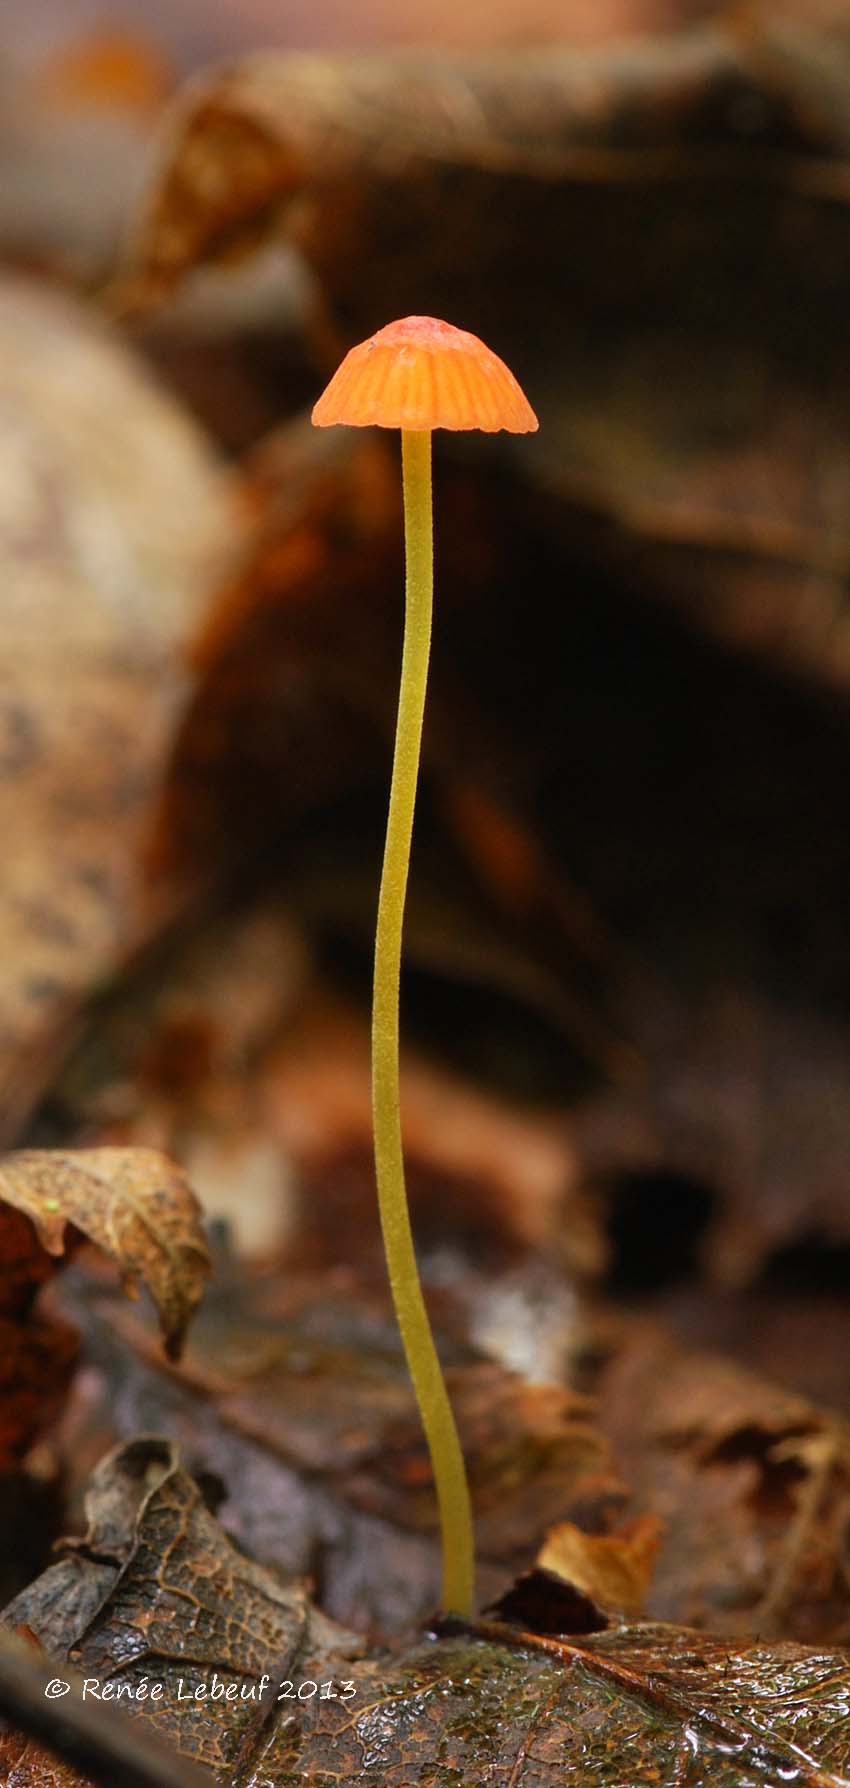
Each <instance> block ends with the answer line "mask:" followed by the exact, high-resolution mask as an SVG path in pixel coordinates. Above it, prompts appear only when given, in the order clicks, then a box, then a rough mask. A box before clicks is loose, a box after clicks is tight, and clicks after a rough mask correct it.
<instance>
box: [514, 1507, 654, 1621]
mask: <svg viewBox="0 0 850 1788" xmlns="http://www.w3.org/2000/svg"><path fill="white" fill-rule="evenodd" d="M661 1526H662V1524H661V1522H660V1521H659V1520H658V1517H657V1516H656V1515H639V1516H637V1517H636V1518H635V1520H633V1521H630V1522H628V1523H626V1524H624V1525H623V1526H622V1527H620V1528H618V1529H617V1530H616V1531H615V1532H614V1533H603V1534H595V1533H583V1532H582V1529H581V1528H580V1527H576V1525H575V1523H574V1522H573V1521H559V1522H558V1524H557V1526H555V1527H553V1528H551V1529H550V1531H549V1533H548V1534H547V1535H546V1540H545V1543H544V1545H543V1546H542V1547H541V1549H540V1552H539V1554H538V1559H537V1562H538V1564H539V1566H540V1569H541V1570H544V1571H553V1572H554V1573H555V1575H556V1576H558V1577H561V1578H563V1580H564V1582H565V1583H571V1584H572V1585H573V1586H574V1587H575V1588H576V1589H579V1590H581V1591H582V1592H583V1594H584V1595H586V1596H590V1597H591V1599H592V1600H593V1601H594V1602H598V1603H599V1605H600V1607H602V1608H604V1609H607V1610H609V1611H615V1612H617V1613H620V1614H628V1615H632V1616H635V1615H639V1614H642V1613H643V1611H644V1607H645V1604H646V1594H647V1590H648V1588H649V1584H650V1580H651V1577H652V1568H653V1564H654V1562H655V1555H656V1553H657V1551H658V1545H659V1539H660V1534H661Z"/></svg>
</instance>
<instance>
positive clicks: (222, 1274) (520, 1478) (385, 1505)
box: [56, 1263, 624, 1632]
mask: <svg viewBox="0 0 850 1788" xmlns="http://www.w3.org/2000/svg"><path fill="white" fill-rule="evenodd" d="M78 1280H79V1273H78V1272H76V1273H74V1274H72V1275H70V1277H69V1276H66V1278H65V1280H64V1281H63V1286H62V1289H61V1297H60V1299H59V1307H60V1309H61V1310H63V1311H65V1312H66V1313H67V1314H69V1315H72V1316H73V1315H79V1314H80V1313H81V1312H82V1310H85V1311H86V1331H87V1334H86V1341H87V1348H86V1355H87V1361H88V1364H89V1368H90V1371H89V1376H88V1378H87V1384H86V1390H85V1395H84V1396H83V1397H82V1398H81V1399H80V1402H79V1404H78V1405H76V1406H75V1405H74V1404H73V1403H72V1406H71V1410H70V1412H69V1415H68V1417H67V1419H66V1422H65V1424H64V1428H63V1431H62V1433H61V1435H60V1436H59V1437H58V1438H57V1442H56V1444H57V1446H58V1447H59V1449H60V1451H61V1454H62V1456H63V1457H67V1458H68V1461H69V1469H73V1466H72V1460H79V1461H80V1463H81V1464H83V1465H84V1464H85V1462H86V1461H89V1460H91V1459H92V1457H93V1455H94V1456H95V1457H96V1456H98V1454H99V1453H100V1452H102V1450H103V1449H104V1447H105V1446H108V1445H110V1444H114V1443H115V1441H117V1440H120V1439H122V1438H126V1437H129V1436H130V1435H132V1434H134V1433H136V1432H137V1431H138V1430H139V1429H140V1428H141V1427H150V1425H151V1424H152V1423H155V1424H156V1426H157V1427H158V1428H162V1429H163V1430H164V1431H167V1432H169V1433H173V1434H175V1435H177V1436H179V1437H180V1438H181V1442H182V1444H183V1446H184V1447H185V1448H186V1449H187V1452H188V1453H189V1456H190V1457H191V1459H192V1461H193V1462H194V1463H195V1464H196V1465H197V1467H198V1469H201V1468H202V1469H203V1470H204V1471H209V1472H212V1473H214V1474H215V1476H216V1478H218V1479H220V1480H221V1481H222V1482H223V1483H225V1484H226V1486H227V1489H228V1497H227V1503H226V1506H225V1507H224V1509H223V1511H222V1516H223V1519H224V1520H225V1522H226V1525H227V1526H228V1529H229V1530H230V1531H231V1532H232V1533H234V1534H235V1535H236V1537H237V1538H238V1539H239V1540H240V1541H241V1542H242V1543H243V1544H245V1545H248V1546H251V1547H253V1548H256V1549H257V1550H258V1551H260V1552H261V1553H262V1555H263V1556H264V1557H265V1558H267V1559H270V1560H273V1561H274V1563H275V1564H276V1565H277V1566H278V1567H279V1568H280V1569H281V1570H282V1571H283V1572H284V1573H285V1574H286V1575H287V1576H289V1575H299V1574H301V1573H304V1572H309V1571H312V1572H316V1573H318V1577H319V1580H320V1582H321V1584H322V1602H323V1606H325V1607H326V1608H327V1610H328V1612H329V1613H331V1614H333V1616H334V1617H335V1618H336V1619H338V1620H341V1621H343V1622H344V1623H345V1625H347V1626H355V1627H358V1628H365V1629H366V1630H370V1631H376V1630H378V1631H383V1632H389V1631H398V1630H399V1628H401V1627H403V1626H405V1625H406V1624H408V1623H409V1622H410V1621H412V1620H416V1619H419V1618H421V1616H422V1615H423V1614H424V1613H426V1612H428V1611H429V1610H430V1609H431V1608H432V1607H433V1605H434V1600H435V1596H436V1594H437V1585H438V1578H439V1562H438V1556H437V1553H438V1547H437V1529H436V1509H435V1504H434V1495H433V1483H432V1477H431V1470H430V1466H429V1463H428V1456H427V1452H426V1450H425V1444H424V1440H423V1437H422V1432H421V1428H420V1424H419V1420H418V1417H417V1414H416V1409H415V1405H414V1403H413V1398H412V1393H411V1390H410V1385H409V1381H408V1377H407V1373H406V1370H405V1366H404V1361H403V1356H402V1354H401V1351H400V1346H399V1342H398V1337H397V1334H396V1332H395V1327H394V1324H393V1321H392V1317H391V1314H390V1311H389V1309H388V1305H387V1297H386V1292H385V1290H384V1287H383V1285H381V1287H380V1290H371V1289H369V1288H368V1287H363V1286H362V1285H360V1286H358V1284H357V1283H356V1282H354V1281H353V1280H352V1276H351V1274H350V1273H346V1272H345V1270H342V1269H338V1270H337V1271H336V1272H330V1273H328V1272H324V1273H321V1274H316V1275H315V1276H310V1275H299V1274H296V1273H295V1272H293V1271H291V1270H290V1271H288V1272H287V1273H286V1275H285V1284H283V1285H281V1284H280V1283H279V1282H278V1281H277V1279H276V1278H275V1277H272V1276H271V1275H268V1274H262V1275H254V1276H253V1277H252V1278H246V1277H245V1276H244V1275H243V1274H241V1273H239V1272H236V1273H234V1274H232V1275H231V1274H228V1272H227V1269H226V1266H225V1265H224V1263H220V1266H219V1270H218V1272H217V1274H216V1276H215V1278H214V1280H213V1283H212V1285H211V1287H210V1290H209V1292H208V1293H207V1296H206V1297H205V1299H204V1303H203V1305H202V1308H201V1310H200V1312H199V1315H198V1318H197V1319H196V1322H195V1323H194V1324H193V1327H192V1334H191V1340H190V1344H189V1348H188V1350H187V1353H186V1355H185V1358H184V1360H183V1361H182V1363H181V1366H180V1369H179V1372H175V1371H174V1370H173V1369H165V1368H163V1367H162V1362H161V1358H160V1356H159V1351H158V1349H157V1348H155V1347H154V1345H153V1342H152V1337H151V1336H150V1334H149V1333H147V1332H146V1331H145V1330H144V1329H143V1328H142V1327H141V1325H140V1323H139V1321H138V1318H137V1314H136V1312H135V1311H132V1312H131V1311H129V1310H128V1309H127V1307H126V1306H125V1305H123V1304H122V1305H119V1304H118V1303H117V1302H116V1300H115V1299H114V1296H113V1297H110V1296H109V1294H108V1293H107V1294H106V1296H104V1294H103V1293H102V1292H100V1291H99V1288H98V1286H97V1284H96V1282H93V1281H92V1280H91V1278H90V1277H89V1275H88V1274H87V1275H86V1277H85V1279H84V1281H83V1282H82V1284H79V1283H78V1282H77V1281H78ZM438 1312H439V1305H438V1306H437V1311H436V1312H435V1313H438ZM446 1329H447V1332H446V1333H445V1336H444V1337H442V1338H441V1349H442V1355H443V1358H444V1360H445V1362H446V1366H447V1370H448V1375H449V1382H450V1389H451V1395H452V1398H453V1401H454V1404H455V1408H456V1411H457V1418H458V1423H459V1427H460V1432H461V1436H462V1441H463V1445H464V1449H465V1453H466V1456H467V1459H468V1464H469V1472H470V1478H471V1484H472V1494H473V1500H474V1503H475V1510H476V1528H477V1536H478V1544H479V1551H480V1566H481V1570H480V1586H481V1594H482V1597H483V1598H484V1599H485V1600H492V1599H493V1598H494V1597H495V1596H497V1595H499V1594H501V1592H502V1591H503V1590H504V1588H505V1585H506V1583H507V1582H508V1581H510V1579H511V1577H512V1576H513V1575H514V1574H515V1573H516V1572H517V1571H520V1570H523V1569H525V1568H527V1567H528V1566H529V1565H530V1564H531V1563H532V1562H533V1559H534V1556H535V1553H536V1551H537V1548H538V1546H539V1544H540V1542H541V1541H542V1539H543V1536H544V1534H545V1532H546V1530H547V1529H548V1528H550V1527H551V1526H552V1525H553V1523H554V1522H555V1521H557V1520H560V1519H567V1518H572V1519H574V1520H575V1521H576V1522H579V1523H582V1524H587V1525H588V1526H589V1527H596V1528H599V1529H601V1530H605V1529H607V1527H608V1526H609V1525H610V1524H611V1522H612V1520H614V1519H616V1518H617V1516H618V1515H619V1514H621V1512H622V1508H623V1501H624V1492H623V1487H622V1486H621V1485H620V1484H619V1482H618V1480H617V1479H616V1477H615V1475H614V1474H613V1473H612V1472H611V1470H610V1465H609V1461H608V1458H607V1453H606V1449H605V1447H604V1444H602V1443H601V1441H600V1437H599V1434H598V1431H597V1429H596V1427H595V1423H594V1420H593V1412H592V1409H591V1408H590V1406H589V1405H588V1403H587V1402H586V1400H585V1399H583V1398H581V1397H578V1396H576V1395H575V1394H574V1393H570V1392H568V1391H565V1390H563V1389H562V1388H561V1387H559V1386H557V1385H554V1384H536V1385H535V1384H529V1383H526V1382H525V1381H524V1380H523V1379H522V1378H521V1377H520V1375H519V1374H518V1373H514V1372H508V1371H506V1370H504V1368H502V1367H499V1366H497V1365H495V1364H494V1363H491V1362H488V1361H484V1360H482V1359H481V1357H480V1356H476V1355H475V1354H473V1353H472V1351H471V1350H470V1348H469V1347H467V1346H466V1345H465V1344H464V1343H463V1342H462V1341H461V1340H460V1339H459V1338H457V1337H453V1336H452V1332H451V1328H450V1327H449V1326H448V1324H447V1325H446ZM93 1369H96V1371H97V1375H98V1376H97V1380H95V1381H94V1384H93V1378H92V1371H93ZM98 1381H99V1382H98ZM95 1386H96V1389H95ZM77 1469H79V1467H78V1468H77Z"/></svg>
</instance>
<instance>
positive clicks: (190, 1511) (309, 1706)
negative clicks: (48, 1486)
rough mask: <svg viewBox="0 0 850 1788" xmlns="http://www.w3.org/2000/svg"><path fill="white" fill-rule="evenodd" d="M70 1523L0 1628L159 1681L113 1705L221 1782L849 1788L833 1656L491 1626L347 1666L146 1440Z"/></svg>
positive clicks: (110, 1466)
mask: <svg viewBox="0 0 850 1788" xmlns="http://www.w3.org/2000/svg"><path fill="white" fill-rule="evenodd" d="M89 1519H90V1526H89V1532H88V1534H87V1536H86V1540H85V1542H84V1543H83V1545H82V1547H81V1548H79V1549H77V1548H75V1547H74V1546H73V1545H72V1546H70V1547H69V1548H68V1549H67V1550H66V1554H65V1556H64V1557H63V1558H61V1559H60V1561H59V1562H58V1563H56V1564H54V1565H53V1566H51V1567H50V1569H49V1570H48V1571H47V1572H46V1573H45V1575H44V1576H43V1577H42V1578H40V1579H39V1580H38V1581H37V1582H36V1583H34V1584H33V1585H32V1587H31V1588H30V1589H29V1590H27V1591H26V1592H24V1594H23V1595H21V1596H19V1597H18V1598H17V1600H16V1601H15V1603H13V1604H12V1605H11V1607H10V1608H8V1609H7V1611H6V1620H7V1621H8V1622H9V1623H10V1624H12V1625H15V1626H25V1627H27V1628H28V1629H29V1630H30V1632H31V1633H33V1634H34V1635H35V1636H36V1637H37V1638H39V1639H41V1640H42V1642H43V1643H45V1644H46V1645H48V1647H49V1649H50V1651H51V1652H52V1654H53V1656H54V1657H55V1658H56V1659H57V1662H59V1661H60V1660H62V1659H68V1660H70V1661H71V1662H72V1663H73V1664H74V1665H76V1666H77V1668H78V1669H79V1670H80V1671H81V1672H82V1673H83V1674H84V1675H85V1676H87V1677H89V1678H96V1679H98V1680H99V1681H100V1682H101V1683H105V1682H109V1683H111V1684H113V1685H114V1691H113V1692H117V1691H118V1689H119V1688H121V1687H123V1689H124V1693H125V1696H126V1695H127V1692H128V1691H136V1690H138V1688H139V1686H140V1684H141V1682H142V1680H143V1679H145V1680H146V1681H147V1682H148V1684H150V1683H151V1682H154V1681H155V1682H161V1683H162V1684H163V1688H164V1693H163V1696H162V1699H161V1700H160V1701H157V1702H155V1703H154V1702H151V1701H148V1702H147V1703H137V1702H135V1701H133V1700H128V1701H127V1703H126V1705H127V1706H128V1709H129V1711H130V1712H131V1713H133V1714H134V1715H136V1716H137V1717H138V1716H139V1715H140V1714H142V1713H143V1716H144V1718H145V1719H147V1720H149V1721H150V1722H151V1724H152V1725H154V1726H155V1727H156V1728H157V1729H158V1731H159V1733H160V1735H161V1736H163V1737H165V1738H166V1739H167V1740H168V1741H169V1742H170V1743H171V1744H172V1746H173V1747H174V1749H175V1750H179V1751H180V1752H181V1753H182V1754H183V1755H184V1756H187V1757H190V1758H194V1759H196V1760H197V1761H199V1762H201V1763H204V1764H206V1765H207V1766H208V1767H210V1768H212V1769H213V1770H214V1771H215V1772H216V1774H217V1777H218V1779H219V1780H220V1781H222V1782H225V1781H227V1782H233V1781H240V1782H241V1781H246V1782H247V1781H255V1782H256V1781H260V1780H262V1781H263V1782H268V1783H270V1784H271V1783H273V1784H274V1788H323V1785H325V1784H327V1783H329V1782H345V1783H346V1784H347V1788H372V1784H376V1783H380V1784H381V1788H411V1784H412V1783H414V1782H415V1783H417V1784H420V1785H421V1788H445V1785H446V1784H447V1783H448V1782H449V1781H451V1782H455V1781H463V1782H464V1783H467V1784H469V1788H485V1784H486V1788H544V1785H545V1784H549V1783H551V1782H553V1781H556V1780H557V1781H558V1782H559V1783H562V1784H563V1785H564V1788H612V1785H613V1784H615V1783H616V1784H620V1783H625V1782H628V1783H630V1784H631V1783H637V1782H682V1783H685V1782H687V1781H694V1782H696V1781H699V1783H700V1784H701V1785H702V1788H765V1785H766V1784H767V1783H771V1784H774V1783H778V1782H792V1783H794V1784H795V1785H796V1788H847V1784H848V1782H850V1773H848V1772H850V1731H848V1722H847V1718H846V1708H847V1700H848V1694H850V1677H848V1662H847V1657H846V1654H845V1653H842V1652H830V1651H829V1650H827V1649H825V1648H819V1649H817V1650H815V1649H809V1648H806V1647H803V1646H797V1645H789V1644H786V1645H781V1646H776V1647H775V1648H771V1647H769V1646H767V1645H751V1646H737V1645H734V1644H730V1643H729V1642H728V1641H722V1640H717V1639H708V1638H706V1637H704V1636H703V1635H700V1634H696V1633H690V1632H687V1631H686V1630H684V1629H681V1628H676V1627H666V1626H658V1625H652V1624H650V1623H634V1624H623V1625H619V1624H615V1623H611V1622H609V1623H607V1624H606V1625H604V1626H603V1627H602V1629H601V1630H597V1631H594V1632H592V1633H589V1634H586V1635H585V1636H584V1637H582V1636H581V1635H580V1634H576V1635H570V1634H569V1633H565V1634H564V1635H562V1636H559V1637H558V1638H548V1639H542V1638H539V1637H536V1636H535V1635H534V1633H532V1632H529V1631H522V1630H519V1629H513V1630H512V1629H511V1628H510V1627H509V1626H507V1625H505V1624H504V1623H495V1622H494V1623H489V1624H488V1623H474V1624H472V1625H471V1626H470V1627H468V1628H466V1629H460V1630H457V1629H455V1630H454V1631H451V1630H446V1631H444V1632H443V1633H442V1634H439V1635H436V1634H435V1635H432V1636H431V1637H429V1638H428V1639H426V1640H425V1641H424V1642H423V1641H422V1639H421V1638H414V1639H413V1641H412V1642H411V1643H408V1644H407V1645H399V1646H398V1647H397V1648H396V1649H395V1650H394V1652H393V1654H392V1655H391V1656H387V1655H385V1654H381V1655H377V1656H364V1655H363V1648H362V1646H361V1645H358V1643H357V1642H356V1641H353V1640H352V1638H351V1635H350V1634H347V1633H346V1632H345V1631H344V1630H343V1629H341V1628H340V1627H338V1626H335V1625H332V1624H331V1623H330V1622H329V1621H327V1620H326V1619H325V1618H324V1617H323V1616H321V1615H320V1614H318V1613H317V1612H316V1610H315V1609H314V1608H313V1607H311V1604H310V1602H309V1600H308V1598H307V1596H306V1594H305V1592H304V1590H303V1588H302V1587H299V1586H297V1585H294V1586H287V1585H285V1584H283V1583H282V1582H281V1580H280V1579H279V1578H278V1577H277V1576H274V1575H272V1573H270V1572H268V1571H265V1570H263V1568H262V1567H261V1566H260V1565H258V1564H255V1563H253V1562H251V1561H250V1560H249V1559H247V1558H246V1557H245V1556H244V1554H243V1553H240V1552H238V1551H237V1550H236V1549H235V1548H234V1547H233V1545H232V1544H231V1542H230V1541H229V1540H228V1539H227V1538H226V1536H225V1535H224V1534H223V1532H222V1530H221V1528H220V1527H218V1525H217V1523H216V1522H215V1521H214V1520H213V1518H212V1516H211V1515H210V1514H209V1513H208V1511H207V1510H206V1508H205V1507H204V1505H203V1502H202V1499H201V1496H200V1493H199V1491H198V1488H197V1486H196V1485H195V1484H194V1483H193V1482H192V1480H191V1478H189V1477H187V1476H186V1474H185V1472H184V1471H183V1470H181V1469H180V1465H179V1462H178V1460H177V1459H176V1457H175V1456H174V1453H173V1450H172V1449H171V1448H169V1447H168V1445H167V1444H166V1443H165V1442H162V1441H156V1440H143V1441H139V1442H137V1443H136V1444H135V1445H133V1446H129V1447H126V1448H124V1449H122V1450H120V1451H119V1452H118V1453H116V1454H114V1455H112V1456H111V1457H110V1458H109V1459H107V1460H105V1461H104V1462H103V1464H102V1466H101V1467H100V1468H99V1470H98V1473H97V1474H96V1480H95V1483H94V1485H93V1494H92V1495H91V1497H90V1501H89ZM214 1673H215V1677H216V1679H217V1681H218V1682H219V1683H222V1682H223V1683H224V1684H226V1685H227V1684H230V1683H235V1684H236V1698H234V1699H232V1700H231V1701H229V1702H228V1701H226V1700H225V1699H224V1698H223V1697H222V1698H220V1699H218V1700H216V1699H214V1698H212V1697H211V1696H210V1695H209V1694H207V1698H206V1699H205V1702H204V1706H203V1714H202V1716H201V1717H198V1705H199V1704H198V1702H197V1701H196V1700H194V1699H193V1697H192V1693H191V1691H192V1690H193V1689H194V1688H195V1687H196V1686H197V1685H198V1684H199V1683H206V1684H208V1685H209V1684H210V1683H211V1681H212V1680H213V1676H214ZM264 1673H267V1675H268V1677H269V1678H270V1679H271V1681H270V1682H269V1683H268V1684H267V1689H266V1694H265V1696H264V1697H262V1698H261V1685H262V1683H263V1675H264ZM181 1685H182V1699H181V1694H180V1689H181ZM302 1685H304V1687H303V1688H302ZM187 1688H188V1690H189V1693H188V1694H187ZM305 1690H306V1693H305ZM280 1695H283V1699H282V1700H279V1699H278V1697H279V1696H280ZM14 1779H15V1781H16V1783H20V1784H21V1788H46V1784H47V1782H48V1780H49V1777H48V1776H46V1775H45V1774H44V1773H40V1772H39V1769H38V1766H37V1763H36V1765H35V1766H34V1767H32V1768H28V1769H27V1771H26V1772H22V1773H21V1774H20V1775H18V1776H16V1777H15V1778H14Z"/></svg>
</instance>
